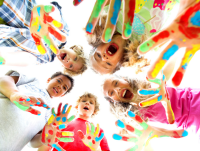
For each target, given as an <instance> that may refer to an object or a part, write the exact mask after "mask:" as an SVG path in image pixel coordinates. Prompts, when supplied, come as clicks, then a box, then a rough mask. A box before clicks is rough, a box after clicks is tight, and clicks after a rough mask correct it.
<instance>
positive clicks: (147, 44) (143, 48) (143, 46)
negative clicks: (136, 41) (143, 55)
mask: <svg viewBox="0 0 200 151" xmlns="http://www.w3.org/2000/svg"><path fill="white" fill-rule="evenodd" d="M154 44H155V42H154V41H153V40H148V41H145V42H144V43H142V44H141V45H140V46H139V50H140V51H141V52H147V51H149V49H150V48H151V47H152V46H153V45H154Z"/></svg>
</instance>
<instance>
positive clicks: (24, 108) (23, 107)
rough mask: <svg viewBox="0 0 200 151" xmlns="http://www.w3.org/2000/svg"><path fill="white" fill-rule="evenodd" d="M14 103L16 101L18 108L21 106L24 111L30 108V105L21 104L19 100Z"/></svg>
mask: <svg viewBox="0 0 200 151" xmlns="http://www.w3.org/2000/svg"><path fill="white" fill-rule="evenodd" d="M13 103H15V105H16V106H17V107H18V108H20V109H21V110H23V111H26V110H28V109H29V107H28V106H24V105H21V104H19V102H17V101H13Z"/></svg>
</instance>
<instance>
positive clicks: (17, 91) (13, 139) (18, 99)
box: [0, 71, 73, 151]
mask: <svg viewBox="0 0 200 151" xmlns="http://www.w3.org/2000/svg"><path fill="white" fill-rule="evenodd" d="M47 83H48V85H47V87H46V89H44V88H42V87H41V86H40V83H39V81H38V80H37V79H36V78H34V77H28V76H26V75H23V74H21V73H19V72H16V71H9V72H8V73H7V74H6V76H4V77H1V78H0V110H1V113H0V120H1V121H2V122H1V123H2V124H0V129H1V133H0V144H3V145H0V150H2V151H4V150H6V151H16V150H22V148H23V147H24V146H25V145H26V144H27V143H28V142H29V141H30V140H31V139H32V138H33V137H34V136H35V135H36V134H37V133H38V132H39V131H40V130H42V128H43V127H44V125H45V123H46V122H47V120H48V118H49V115H50V110H47V109H50V107H51V99H52V98H54V97H62V96H64V95H65V94H66V93H69V92H70V91H71V89H72V88H73V79H72V78H71V77H70V76H68V75H65V74H63V73H61V72H56V73H55V74H53V75H52V76H51V78H49V79H48V80H47ZM33 106H38V107H43V108H45V109H43V108H35V107H33ZM26 111H27V112H30V113H27V112H26ZM10 144H12V145H10Z"/></svg>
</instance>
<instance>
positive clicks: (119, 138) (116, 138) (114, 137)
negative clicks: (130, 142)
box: [113, 134, 122, 140]
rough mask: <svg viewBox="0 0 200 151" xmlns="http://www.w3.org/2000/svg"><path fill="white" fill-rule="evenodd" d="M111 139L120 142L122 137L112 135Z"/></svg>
mask: <svg viewBox="0 0 200 151" xmlns="http://www.w3.org/2000/svg"><path fill="white" fill-rule="evenodd" d="M113 139H115V140H121V139H122V137H121V136H120V135H117V134H114V135H113Z"/></svg>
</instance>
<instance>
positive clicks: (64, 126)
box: [58, 124, 66, 129]
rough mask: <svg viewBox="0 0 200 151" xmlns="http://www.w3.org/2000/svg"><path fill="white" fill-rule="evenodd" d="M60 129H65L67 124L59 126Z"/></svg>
mask: <svg viewBox="0 0 200 151" xmlns="http://www.w3.org/2000/svg"><path fill="white" fill-rule="evenodd" d="M58 128H59V129H64V128H66V125H65V124H62V125H59V126H58Z"/></svg>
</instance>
